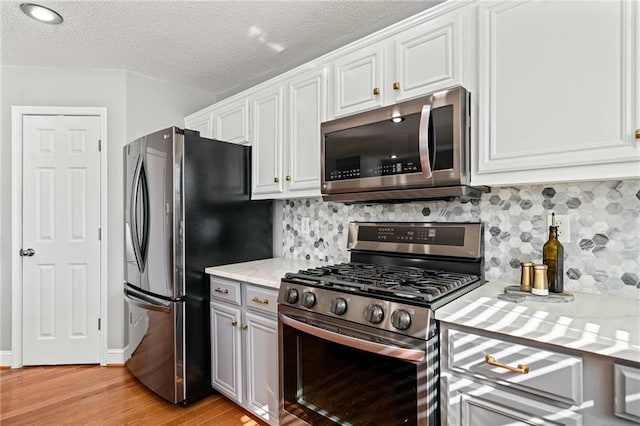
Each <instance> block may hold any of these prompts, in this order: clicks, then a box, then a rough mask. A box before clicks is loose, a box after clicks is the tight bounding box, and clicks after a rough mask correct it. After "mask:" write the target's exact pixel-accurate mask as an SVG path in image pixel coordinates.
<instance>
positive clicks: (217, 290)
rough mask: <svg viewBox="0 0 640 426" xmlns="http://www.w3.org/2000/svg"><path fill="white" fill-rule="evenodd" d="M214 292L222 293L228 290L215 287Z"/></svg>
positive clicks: (226, 292)
mask: <svg viewBox="0 0 640 426" xmlns="http://www.w3.org/2000/svg"><path fill="white" fill-rule="evenodd" d="M214 291H215V292H216V293H222V294H229V290H227V289H226V288H224V289H223V288H220V287H216V289H215V290H214Z"/></svg>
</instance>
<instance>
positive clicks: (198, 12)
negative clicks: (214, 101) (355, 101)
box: [0, 0, 441, 98]
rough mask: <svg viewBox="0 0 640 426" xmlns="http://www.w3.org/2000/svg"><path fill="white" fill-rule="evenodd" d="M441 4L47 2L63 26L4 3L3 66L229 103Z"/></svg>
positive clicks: (0, 22)
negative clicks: (102, 72)
mask: <svg viewBox="0 0 640 426" xmlns="http://www.w3.org/2000/svg"><path fill="white" fill-rule="evenodd" d="M440 1H441V0H412V1H406V0H388V1H387V0H368V1H338V0H333V1H311V0H310V1H305V0H301V1H293V0H292V1H242V0H236V1H180V0H175V1H160V0H151V1H114V0H111V1H91V0H85V1H43V2H41V3H40V4H42V5H44V6H47V7H50V8H52V9H54V10H56V11H58V12H59V13H60V14H61V15H62V16H63V17H64V22H63V23H62V25H48V24H42V23H39V22H36V21H34V20H32V19H30V18H28V17H27V16H26V15H24V14H23V13H22V12H21V11H20V8H19V5H20V3H21V2H22V1H13V0H0V41H1V45H0V63H1V64H2V65H15V66H51V67H67V68H103V69H126V70H129V71H133V72H137V73H140V74H143V75H146V76H149V77H153V78H157V79H161V80H166V81H170V82H173V83H176V84H180V85H183V86H188V87H193V88H198V89H201V90H205V91H208V92H211V93H215V94H216V95H218V96H220V98H222V97H226V96H228V95H230V94H233V93H235V92H238V91H240V90H242V89H244V88H247V87H250V86H252V85H254V84H256V83H258V82H260V81H264V80H266V79H268V78H270V77H273V76H275V75H277V74H279V73H282V72H284V71H286V70H288V69H291V68H293V67H295V66H297V65H300V64H302V63H304V62H306V61H308V60H311V59H313V58H315V57H318V56H320V55H322V54H324V53H326V52H329V51H331V50H333V49H335V48H337V47H339V46H342V45H345V44H347V43H349V42H351V41H353V40H356V39H358V38H360V37H362V36H364V35H366V34H369V33H371V32H373V31H375V30H378V29H380V28H383V27H385V26H387V25H389V24H391V23H393V22H397V21H400V20H402V19H404V18H406V17H408V16H411V15H413V14H415V13H418V12H419V11H421V10H425V9H427V8H429V7H431V6H433V5H434V4H437V3H439V2H440Z"/></svg>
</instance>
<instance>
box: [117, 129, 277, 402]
mask: <svg viewBox="0 0 640 426" xmlns="http://www.w3.org/2000/svg"><path fill="white" fill-rule="evenodd" d="M124 173H125V176H124V182H125V188H124V189H125V191H124V192H125V194H124V196H125V199H124V204H125V209H124V224H125V229H124V234H125V235H124V237H125V247H124V249H125V260H124V295H125V300H126V301H127V303H129V306H130V307H136V309H131V310H135V311H136V312H137V313H139V314H141V315H140V318H142V320H141V321H138V327H139V328H138V330H140V331H139V332H138V333H136V336H138V337H137V338H134V337H133V336H129V338H130V342H129V344H130V346H135V348H133V352H132V355H131V358H130V359H129V360H128V362H127V364H126V365H127V368H128V369H129V371H131V373H133V374H134V375H135V376H136V377H137V378H138V380H139V381H140V382H142V383H143V384H144V385H146V386H147V387H148V388H149V389H151V390H152V391H154V392H155V393H157V394H158V395H160V396H161V397H163V398H165V399H167V400H168V401H171V402H173V403H177V404H182V405H186V404H189V403H192V402H194V401H197V400H198V399H201V398H203V397H204V396H207V395H209V394H210V393H211V392H212V388H211V338H210V332H209V329H210V327H209V296H210V286H209V281H208V279H207V277H206V276H205V273H204V269H205V268H206V267H207V266H215V265H223V264H228V263H235V262H243V261H249V260H257V259H263V258H268V257H271V255H272V203H271V202H270V201H250V195H251V179H250V176H251V148H250V147H248V146H242V145H237V144H232V143H227V142H221V141H217V140H212V139H206V138H201V137H200V136H199V133H198V132H194V131H190V130H182V129H179V128H177V127H171V128H168V129H165V130H161V131H158V132H155V133H153V134H150V135H148V136H145V137H142V138H139V139H136V140H135V141H133V142H131V143H129V144H128V145H126V146H125V147H124ZM127 330H128V328H127Z"/></svg>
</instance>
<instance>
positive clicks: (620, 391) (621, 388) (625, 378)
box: [613, 364, 640, 424]
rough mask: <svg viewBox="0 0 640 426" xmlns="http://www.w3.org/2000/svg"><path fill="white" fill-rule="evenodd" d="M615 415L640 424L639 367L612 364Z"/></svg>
mask: <svg viewBox="0 0 640 426" xmlns="http://www.w3.org/2000/svg"><path fill="white" fill-rule="evenodd" d="M613 369H614V370H613V371H614V373H613V382H614V387H615V390H614V395H615V412H614V413H615V415H616V416H618V417H622V418H623V419H627V420H631V421H632V422H635V423H638V424H640V399H639V398H638V396H639V395H640V368H636V367H631V366H628V365H619V364H615V365H614V366H613Z"/></svg>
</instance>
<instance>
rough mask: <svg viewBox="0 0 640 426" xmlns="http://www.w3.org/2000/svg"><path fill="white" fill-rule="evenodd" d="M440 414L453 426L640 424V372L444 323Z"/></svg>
mask: <svg viewBox="0 0 640 426" xmlns="http://www.w3.org/2000/svg"><path fill="white" fill-rule="evenodd" d="M440 325H441V326H440V345H441V346H440V370H441V375H440V413H441V424H443V425H448V426H463V425H464V426H500V425H505V426H506V425H509V426H513V425H573V426H580V425H585V426H587V425H594V426H596V425H597V426H602V425H616V426H622V425H632V424H638V423H640V403H638V401H639V400H640V398H639V397H638V395H640V366H639V365H637V364H636V363H627V365H622V364H618V362H617V361H616V359H615V358H611V357H606V356H601V355H596V354H593V353H590V352H581V351H578V350H571V349H567V348H564V347H559V346H554V345H550V344H546V343H541V342H536V341H532V340H528V339H521V338H517V337H513V336H505V335H504V334H499V333H493V332H488V331H485V330H477V329H470V328H467V327H459V326H457V325H455V324H450V323H444V322H441V323H440Z"/></svg>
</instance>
